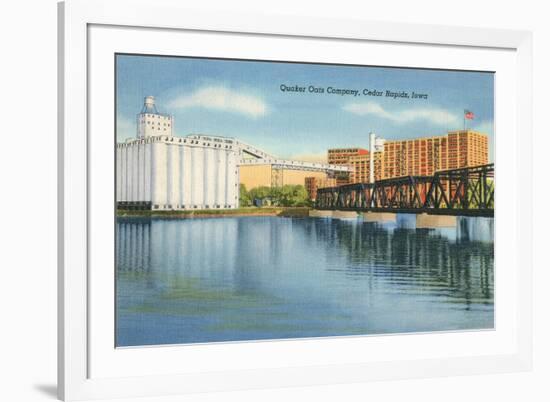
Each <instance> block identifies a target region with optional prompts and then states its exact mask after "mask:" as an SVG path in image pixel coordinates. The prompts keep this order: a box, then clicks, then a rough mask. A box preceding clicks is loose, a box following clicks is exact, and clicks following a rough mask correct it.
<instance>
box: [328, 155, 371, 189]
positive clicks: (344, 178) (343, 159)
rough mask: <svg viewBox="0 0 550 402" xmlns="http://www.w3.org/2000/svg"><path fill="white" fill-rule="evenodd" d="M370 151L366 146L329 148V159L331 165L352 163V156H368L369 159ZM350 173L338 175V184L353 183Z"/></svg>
mask: <svg viewBox="0 0 550 402" xmlns="http://www.w3.org/2000/svg"><path fill="white" fill-rule="evenodd" d="M368 155H369V151H368V150H367V149H364V148H359V147H351V148H332V149H329V150H328V155H327V160H328V163H329V164H330V165H345V166H349V165H350V163H349V162H350V158H353V157H366V158H367V159H368ZM351 175H352V174H350V173H341V174H337V175H336V185H338V186H341V185H343V184H348V183H353V181H351Z"/></svg>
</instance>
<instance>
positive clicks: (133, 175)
mask: <svg viewBox="0 0 550 402" xmlns="http://www.w3.org/2000/svg"><path fill="white" fill-rule="evenodd" d="M172 138H174V137H151V138H144V139H140V140H136V141H134V142H127V143H124V144H118V145H117V152H116V156H117V160H116V169H117V172H116V181H117V183H116V197H117V201H119V202H121V201H122V202H136V203H138V202H139V203H141V202H151V203H152V206H153V208H154V207H155V206H157V208H158V209H182V208H185V209H195V208H196V209H200V208H205V207H206V206H208V208H236V207H237V206H238V193H239V189H238V167H237V158H238V157H237V154H236V152H234V151H233V150H229V149H225V148H222V147H220V146H219V144H215V143H209V142H204V143H203V142H201V141H192V140H185V139H179V138H174V140H171V139H172Z"/></svg>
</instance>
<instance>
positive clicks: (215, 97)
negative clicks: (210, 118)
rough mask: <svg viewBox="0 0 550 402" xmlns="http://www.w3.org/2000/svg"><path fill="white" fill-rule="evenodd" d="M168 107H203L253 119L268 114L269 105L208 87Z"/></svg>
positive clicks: (177, 100) (180, 98)
mask: <svg viewBox="0 0 550 402" xmlns="http://www.w3.org/2000/svg"><path fill="white" fill-rule="evenodd" d="M168 107H170V108H174V109H185V108H189V107H202V108H206V109H215V110H221V111H226V112H233V113H240V114H244V115H246V116H248V117H252V118H257V117H261V116H264V115H266V114H267V113H268V107H267V104H266V103H265V102H264V101H263V99H261V98H259V97H257V96H255V95H251V94H246V93H243V92H241V91H235V90H232V89H228V88H226V87H223V86H208V87H204V88H200V89H198V90H196V91H195V92H193V93H192V94H190V95H182V96H179V97H177V98H176V99H174V100H172V101H171V102H170V103H169V105H168Z"/></svg>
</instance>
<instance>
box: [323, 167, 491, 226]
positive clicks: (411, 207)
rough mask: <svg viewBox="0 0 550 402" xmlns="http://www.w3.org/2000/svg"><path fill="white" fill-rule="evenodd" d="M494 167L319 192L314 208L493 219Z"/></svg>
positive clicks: (381, 181)
mask: <svg viewBox="0 0 550 402" xmlns="http://www.w3.org/2000/svg"><path fill="white" fill-rule="evenodd" d="M494 173H495V168H494V164H489V165H482V166H475V167H468V168H461V169H452V170H444V171H439V172H436V173H435V174H434V175H433V176H405V177H397V178H392V179H385V180H380V181H376V182H374V183H354V184H346V185H343V186H339V187H329V188H320V189H318V190H317V199H316V201H315V208H316V209H321V210H349V211H358V212H359V211H372V212H393V213H414V214H419V213H428V214H440V215H463V216H485V217H493V216H494V204H495V201H494V199H495V198H494V194H495V185H494Z"/></svg>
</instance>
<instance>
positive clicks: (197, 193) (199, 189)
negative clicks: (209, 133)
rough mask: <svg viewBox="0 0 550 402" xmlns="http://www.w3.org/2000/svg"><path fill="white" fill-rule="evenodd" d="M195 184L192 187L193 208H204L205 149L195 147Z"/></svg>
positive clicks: (193, 153) (193, 152) (193, 179)
mask: <svg viewBox="0 0 550 402" xmlns="http://www.w3.org/2000/svg"><path fill="white" fill-rule="evenodd" d="M191 149H192V155H193V176H192V179H191V180H192V182H193V186H192V189H191V204H192V207H193V208H195V207H196V208H204V149H203V148H201V147H193V148H191Z"/></svg>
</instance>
